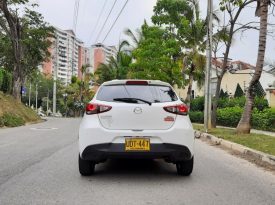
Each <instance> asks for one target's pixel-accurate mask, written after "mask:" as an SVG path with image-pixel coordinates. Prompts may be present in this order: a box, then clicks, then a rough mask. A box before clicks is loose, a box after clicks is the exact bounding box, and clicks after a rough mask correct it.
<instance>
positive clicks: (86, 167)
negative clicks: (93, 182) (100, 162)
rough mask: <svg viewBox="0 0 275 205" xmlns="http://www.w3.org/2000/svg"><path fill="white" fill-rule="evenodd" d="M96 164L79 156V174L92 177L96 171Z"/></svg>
mask: <svg viewBox="0 0 275 205" xmlns="http://www.w3.org/2000/svg"><path fill="white" fill-rule="evenodd" d="M95 164H96V163H95V162H93V161H88V160H83V159H81V157H80V156H78V166H79V173H80V174H81V175H82V176H91V175H92V174H93V173H94V171H95Z"/></svg>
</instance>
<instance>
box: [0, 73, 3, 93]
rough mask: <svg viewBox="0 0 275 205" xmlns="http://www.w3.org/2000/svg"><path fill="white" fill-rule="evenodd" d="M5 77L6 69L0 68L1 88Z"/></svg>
mask: <svg viewBox="0 0 275 205" xmlns="http://www.w3.org/2000/svg"><path fill="white" fill-rule="evenodd" d="M3 79H4V71H3V70H2V69H0V90H1V87H2V84H3Z"/></svg>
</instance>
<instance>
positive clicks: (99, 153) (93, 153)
mask: <svg viewBox="0 0 275 205" xmlns="http://www.w3.org/2000/svg"><path fill="white" fill-rule="evenodd" d="M81 158H82V159H84V160H92V161H95V162H101V161H104V160H106V159H119V158H135V159H165V160H167V161H170V162H177V161H183V160H189V159H191V158H192V154H191V152H190V150H189V149H188V148H187V147H186V146H183V145H175V144H165V143H163V144H151V145H150V151H125V144H123V143H105V144H97V145H90V146H88V147H86V148H85V149H84V151H83V152H82V154H81Z"/></svg>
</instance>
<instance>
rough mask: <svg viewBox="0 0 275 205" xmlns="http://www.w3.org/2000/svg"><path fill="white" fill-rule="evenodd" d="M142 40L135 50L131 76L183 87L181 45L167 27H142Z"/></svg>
mask: <svg viewBox="0 0 275 205" xmlns="http://www.w3.org/2000/svg"><path fill="white" fill-rule="evenodd" d="M141 33H142V36H143V38H142V40H141V41H140V42H139V46H138V47H137V48H136V49H135V50H134V51H133V58H134V59H135V61H134V62H133V63H132V64H131V69H130V72H129V73H128V77H129V78H138V79H154V80H162V81H166V82H169V83H170V84H172V85H178V86H179V87H182V85H183V79H182V77H181V66H182V65H181V62H180V60H179V56H180V46H179V45H178V43H177V41H176V40H175V38H174V37H173V36H172V35H171V34H169V33H168V32H167V31H166V30H165V29H162V28H160V27H158V26H149V25H148V24H147V23H146V22H145V23H144V24H143V26H142V28H141Z"/></svg>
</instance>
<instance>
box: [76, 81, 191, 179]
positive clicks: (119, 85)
mask: <svg viewBox="0 0 275 205" xmlns="http://www.w3.org/2000/svg"><path fill="white" fill-rule="evenodd" d="M113 158H131V159H136V158H141V159H143V158H146V159H148V158H149V159H159V158H162V159H165V160H166V161H167V162H172V163H175V164H176V167H177V172H178V174H179V175H184V176H187V175H190V174H191V173H192V170H193V161H194V130H193V128H192V124H191V122H190V119H189V117H188V107H187V106H186V105H185V104H184V103H183V102H182V101H181V100H180V99H179V97H178V96H177V95H176V93H175V92H174V90H173V88H172V87H171V85H169V84H168V83H165V82H162V81H157V80H113V81H109V82H105V83H103V84H102V85H101V86H100V87H99V89H98V91H97V93H96V95H95V96H94V98H93V99H92V100H91V101H90V103H89V104H87V106H86V113H85V114H84V117H83V119H82V121H81V124H80V128H79V172H80V174H81V175H84V176H87V175H91V174H93V173H94V169H95V165H96V164H97V163H100V162H104V161H105V160H107V159H113Z"/></svg>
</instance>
